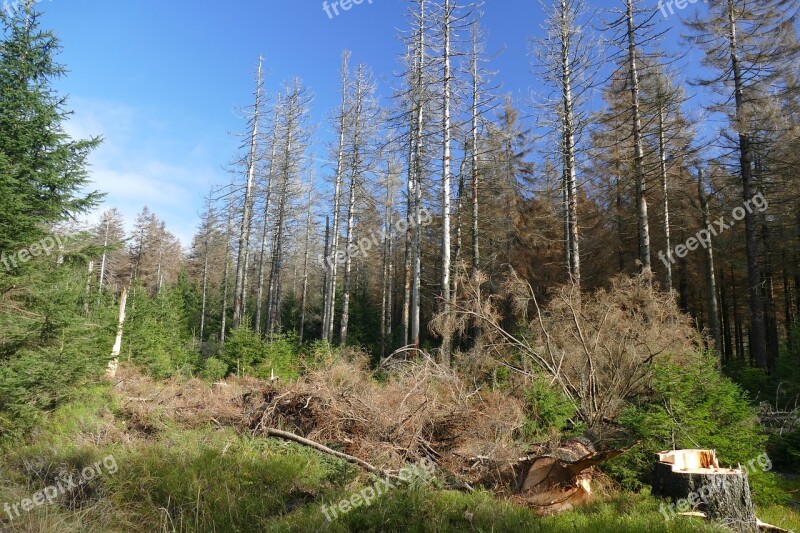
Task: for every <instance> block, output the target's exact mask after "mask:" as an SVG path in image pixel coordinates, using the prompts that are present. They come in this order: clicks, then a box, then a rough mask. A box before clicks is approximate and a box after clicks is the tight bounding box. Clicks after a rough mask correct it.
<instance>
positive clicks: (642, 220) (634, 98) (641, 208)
mask: <svg viewBox="0 0 800 533" xmlns="http://www.w3.org/2000/svg"><path fill="white" fill-rule="evenodd" d="M627 4H628V13H627V22H628V74H629V77H630V84H631V111H632V113H633V117H632V118H633V149H634V163H635V165H634V166H635V169H636V203H637V216H638V221H639V261H640V262H641V269H642V272H644V273H646V274H647V275H650V272H651V264H650V225H649V221H648V216H647V198H646V186H645V175H644V151H643V148H642V142H643V141H642V118H641V111H640V106H639V71H638V69H637V66H636V35H635V29H636V25H635V23H634V20H633V0H627Z"/></svg>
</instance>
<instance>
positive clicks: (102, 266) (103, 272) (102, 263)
mask: <svg viewBox="0 0 800 533" xmlns="http://www.w3.org/2000/svg"><path fill="white" fill-rule="evenodd" d="M110 229H111V219H110V218H109V219H108V220H106V236H105V238H104V239H103V258H102V259H101V260H100V286H99V287H97V292H99V293H102V292H103V283H104V281H105V279H106V256H107V255H108V252H106V248H108V232H109V230H110Z"/></svg>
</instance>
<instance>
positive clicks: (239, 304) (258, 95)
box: [233, 57, 264, 328]
mask: <svg viewBox="0 0 800 533" xmlns="http://www.w3.org/2000/svg"><path fill="white" fill-rule="evenodd" d="M263 62H264V59H263V58H262V57H259V59H258V73H257V75H256V88H255V91H254V94H255V103H254V104H253V107H252V111H251V116H250V117H249V119H248V125H249V129H250V135H249V138H248V140H247V143H248V146H249V153H248V156H247V159H246V167H247V171H246V178H245V184H244V191H243V195H244V196H243V198H242V212H241V223H240V225H239V246H238V256H237V260H236V281H235V282H234V290H233V327H234V328H237V327H239V322H240V321H241V320H242V318H243V316H244V313H245V297H246V294H247V293H246V291H247V281H246V279H247V264H248V260H249V253H250V232H251V230H252V225H253V192H254V189H255V175H256V166H257V165H258V127H259V120H260V119H261V116H262V115H261V113H262V106H263V105H264V98H263V90H264V87H263V83H264V82H263V74H262V67H263Z"/></svg>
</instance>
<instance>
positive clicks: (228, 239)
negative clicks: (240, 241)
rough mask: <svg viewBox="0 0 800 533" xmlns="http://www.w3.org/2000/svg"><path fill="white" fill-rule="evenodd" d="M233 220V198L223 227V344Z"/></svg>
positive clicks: (223, 344)
mask: <svg viewBox="0 0 800 533" xmlns="http://www.w3.org/2000/svg"><path fill="white" fill-rule="evenodd" d="M232 221H233V198H231V200H230V202H229V204H228V223H227V225H226V229H225V270H224V272H223V274H222V318H221V319H220V331H219V342H220V344H221V345H222V346H225V333H226V324H227V320H228V277H229V276H230V270H231V268H230V256H231V234H232V233H233V230H232V227H231V224H232Z"/></svg>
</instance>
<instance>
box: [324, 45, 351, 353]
mask: <svg viewBox="0 0 800 533" xmlns="http://www.w3.org/2000/svg"><path fill="white" fill-rule="evenodd" d="M349 61H350V52H348V51H345V52H344V53H342V69H341V73H342V74H341V96H342V103H341V107H340V109H339V113H338V115H337V116H336V118H335V120H336V133H337V135H338V138H339V143H338V146H337V147H336V173H335V175H334V178H333V179H334V190H333V228H332V229H331V232H330V243H329V244H328V245H326V250H325V253H326V255H325V269H326V279H325V281H326V284H325V295H324V303H323V310H322V338H323V339H324V340H326V341H327V342H328V343H332V342H333V324H334V313H335V307H336V275H337V270H338V261H337V259H336V258H337V257H338V254H339V220H340V216H341V205H342V191H343V183H344V163H345V159H344V157H345V154H344V149H345V137H346V136H347V125H348V121H349V116H350V109H349V103H348V93H349V91H350V89H349V87H350V81H349V76H350V74H349Z"/></svg>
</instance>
